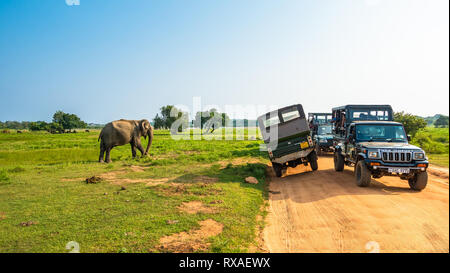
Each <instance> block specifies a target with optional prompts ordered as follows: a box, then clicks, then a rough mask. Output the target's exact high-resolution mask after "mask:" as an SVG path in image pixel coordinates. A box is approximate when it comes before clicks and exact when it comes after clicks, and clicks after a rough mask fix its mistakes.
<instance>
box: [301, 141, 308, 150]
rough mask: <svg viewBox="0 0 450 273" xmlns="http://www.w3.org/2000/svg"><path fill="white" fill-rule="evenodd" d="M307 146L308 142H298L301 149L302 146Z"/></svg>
mask: <svg viewBox="0 0 450 273" xmlns="http://www.w3.org/2000/svg"><path fill="white" fill-rule="evenodd" d="M308 147H309V146H308V142H306V141H305V142H301V143H300V148H302V149H304V148H308Z"/></svg>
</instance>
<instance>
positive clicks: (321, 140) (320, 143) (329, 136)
mask: <svg viewBox="0 0 450 273" xmlns="http://www.w3.org/2000/svg"><path fill="white" fill-rule="evenodd" d="M332 128H333V126H332V125H331V124H320V125H318V126H317V132H316V133H315V134H314V135H313V140H314V142H315V143H316V153H317V155H321V154H322V152H333V151H334V146H333V132H332Z"/></svg>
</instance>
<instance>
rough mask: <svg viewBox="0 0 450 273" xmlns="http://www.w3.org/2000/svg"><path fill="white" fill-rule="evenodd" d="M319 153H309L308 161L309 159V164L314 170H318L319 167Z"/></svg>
mask: <svg viewBox="0 0 450 273" xmlns="http://www.w3.org/2000/svg"><path fill="white" fill-rule="evenodd" d="M317 160H318V158H317V153H316V151H312V152H310V153H309V155H308V161H309V165H310V166H311V169H312V170H313V171H315V170H317V169H318V168H319V164H317Z"/></svg>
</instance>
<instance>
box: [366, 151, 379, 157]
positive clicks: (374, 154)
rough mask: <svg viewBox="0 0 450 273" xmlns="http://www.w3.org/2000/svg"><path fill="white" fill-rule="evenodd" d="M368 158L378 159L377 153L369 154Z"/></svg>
mask: <svg viewBox="0 0 450 273" xmlns="http://www.w3.org/2000/svg"><path fill="white" fill-rule="evenodd" d="M368 156H369V158H378V152H370V151H369V154H368Z"/></svg>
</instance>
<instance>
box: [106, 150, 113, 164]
mask: <svg viewBox="0 0 450 273" xmlns="http://www.w3.org/2000/svg"><path fill="white" fill-rule="evenodd" d="M111 149H112V148H111V147H107V148H106V163H111Z"/></svg>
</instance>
